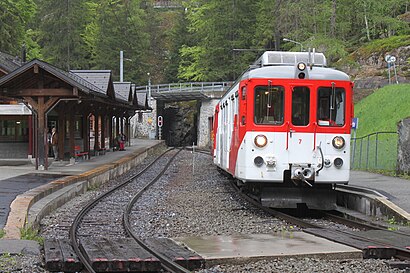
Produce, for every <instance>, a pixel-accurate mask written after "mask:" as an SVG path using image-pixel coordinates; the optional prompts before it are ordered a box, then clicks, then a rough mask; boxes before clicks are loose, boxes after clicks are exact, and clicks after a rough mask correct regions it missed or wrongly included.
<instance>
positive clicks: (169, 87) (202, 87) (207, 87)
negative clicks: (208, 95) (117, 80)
mask: <svg viewBox="0 0 410 273" xmlns="http://www.w3.org/2000/svg"><path fill="white" fill-rule="evenodd" d="M232 84H233V82H185V83H169V84H156V85H154V84H153V85H143V86H136V87H135V90H136V91H137V92H138V91H145V92H148V90H149V89H151V92H186V91H201V92H206V91H226V90H227V89H228V88H229V87H231V86H232Z"/></svg>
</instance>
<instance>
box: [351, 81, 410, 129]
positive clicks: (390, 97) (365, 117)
mask: <svg viewBox="0 0 410 273" xmlns="http://www.w3.org/2000/svg"><path fill="white" fill-rule="evenodd" d="M409 101H410V84H392V85H388V86H385V87H383V88H381V89H378V90H376V92H374V93H373V94H371V95H370V96H368V97H366V98H364V99H363V100H361V101H359V102H358V103H357V104H356V105H355V116H356V117H358V118H359V127H358V129H357V132H356V135H357V137H362V136H365V135H368V134H370V133H374V132H380V131H392V132H395V131H397V123H398V122H399V121H400V120H402V119H404V118H407V117H410V107H409Z"/></svg>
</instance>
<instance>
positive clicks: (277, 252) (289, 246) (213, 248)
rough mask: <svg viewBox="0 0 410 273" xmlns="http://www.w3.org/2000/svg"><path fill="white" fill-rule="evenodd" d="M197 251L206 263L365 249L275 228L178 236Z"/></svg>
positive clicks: (354, 253) (346, 255)
mask: <svg viewBox="0 0 410 273" xmlns="http://www.w3.org/2000/svg"><path fill="white" fill-rule="evenodd" d="M175 240H176V241H177V242H179V243H183V244H184V245H186V246H187V247H189V248H190V249H192V250H194V251H195V252H197V253H198V254H199V255H201V256H202V257H203V258H205V259H206V261H207V263H209V262H210V261H214V262H216V263H218V262H221V260H230V259H237V258H239V257H248V258H250V259H252V258H254V259H261V258H264V257H270V258H272V257H275V258H279V257H286V256H303V257H306V256H314V257H320V256H323V257H326V258H329V257H331V256H333V257H338V258H339V259H340V258H343V259H355V258H356V259H360V258H362V251H361V250H358V249H356V248H352V247H349V246H345V245H342V244H339V243H334V242H331V241H328V240H325V239H322V238H319V237H316V236H313V235H310V234H307V233H304V232H276V233H272V234H253V235H235V236H204V237H184V238H176V239H175Z"/></svg>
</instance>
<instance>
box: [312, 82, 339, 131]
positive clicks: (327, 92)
mask: <svg viewBox="0 0 410 273" xmlns="http://www.w3.org/2000/svg"><path fill="white" fill-rule="evenodd" d="M345 101H346V99H345V90H344V88H334V87H320V88H319V89H318V102H317V120H318V125H320V126H343V125H344V124H345Z"/></svg>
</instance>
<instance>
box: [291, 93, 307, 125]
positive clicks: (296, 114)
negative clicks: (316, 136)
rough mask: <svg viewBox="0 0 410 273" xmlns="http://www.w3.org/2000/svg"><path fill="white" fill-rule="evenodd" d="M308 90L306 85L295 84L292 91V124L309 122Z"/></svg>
mask: <svg viewBox="0 0 410 273" xmlns="http://www.w3.org/2000/svg"><path fill="white" fill-rule="evenodd" d="M309 112H310V90H309V88H308V87H306V86H297V87H294V88H293V92H292V124H293V125H296V126H306V125H308V124H309V116H310V115H309Z"/></svg>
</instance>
